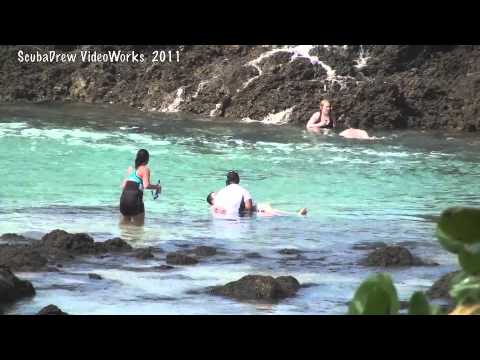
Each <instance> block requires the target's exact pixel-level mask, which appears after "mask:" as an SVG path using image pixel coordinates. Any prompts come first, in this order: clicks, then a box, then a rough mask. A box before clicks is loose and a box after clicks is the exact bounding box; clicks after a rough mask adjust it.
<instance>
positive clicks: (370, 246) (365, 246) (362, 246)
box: [352, 241, 387, 250]
mask: <svg viewBox="0 0 480 360" xmlns="http://www.w3.org/2000/svg"><path fill="white" fill-rule="evenodd" d="M385 246H387V244H386V243H384V242H381V241H376V242H364V243H358V244H355V245H353V246H352V249H353V250H376V249H378V248H382V247H385Z"/></svg>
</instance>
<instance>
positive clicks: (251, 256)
mask: <svg viewBox="0 0 480 360" xmlns="http://www.w3.org/2000/svg"><path fill="white" fill-rule="evenodd" d="M245 257H246V258H249V259H259V258H261V257H262V255H260V254H259V253H257V252H249V253H246V254H245Z"/></svg>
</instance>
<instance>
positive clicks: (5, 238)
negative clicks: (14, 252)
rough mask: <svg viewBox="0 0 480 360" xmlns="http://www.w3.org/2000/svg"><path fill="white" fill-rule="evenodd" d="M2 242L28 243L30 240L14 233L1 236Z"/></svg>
mask: <svg viewBox="0 0 480 360" xmlns="http://www.w3.org/2000/svg"><path fill="white" fill-rule="evenodd" d="M0 241H6V242H28V241H30V239H27V238H26V237H25V236H23V235H18V234H12V233H7V234H3V235H2V236H0Z"/></svg>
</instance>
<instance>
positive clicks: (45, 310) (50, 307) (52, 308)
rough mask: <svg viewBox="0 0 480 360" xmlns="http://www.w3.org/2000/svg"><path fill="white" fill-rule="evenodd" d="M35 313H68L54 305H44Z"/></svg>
mask: <svg viewBox="0 0 480 360" xmlns="http://www.w3.org/2000/svg"><path fill="white" fill-rule="evenodd" d="M37 315H68V314H67V313H65V312H63V311H62V310H60V308H58V307H57V306H56V305H48V306H45V307H44V308H43V309H42V310H40V311H39V312H38V313H37Z"/></svg>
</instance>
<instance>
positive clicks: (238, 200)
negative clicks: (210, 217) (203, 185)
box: [215, 184, 252, 214]
mask: <svg viewBox="0 0 480 360" xmlns="http://www.w3.org/2000/svg"><path fill="white" fill-rule="evenodd" d="M242 198H243V201H244V202H247V200H250V199H251V198H252V196H251V195H250V193H249V192H248V191H247V190H245V189H244V188H243V187H241V186H240V185H238V184H230V185H228V186H226V187H224V188H223V189H222V190H220V191H219V192H218V193H217V195H216V196H215V206H219V207H222V208H224V209H225V210H226V212H227V214H238V212H239V210H240V205H241V204H242Z"/></svg>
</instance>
